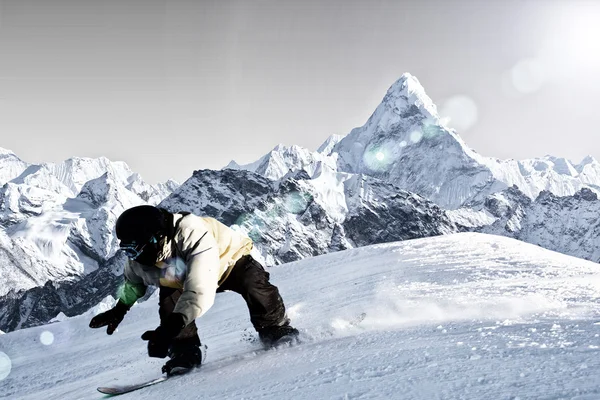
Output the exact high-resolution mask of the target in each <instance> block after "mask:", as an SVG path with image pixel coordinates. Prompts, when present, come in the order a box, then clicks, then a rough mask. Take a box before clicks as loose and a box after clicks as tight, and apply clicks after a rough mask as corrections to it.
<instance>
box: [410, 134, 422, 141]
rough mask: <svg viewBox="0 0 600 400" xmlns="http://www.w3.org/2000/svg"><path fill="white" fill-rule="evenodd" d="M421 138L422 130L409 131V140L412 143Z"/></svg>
mask: <svg viewBox="0 0 600 400" xmlns="http://www.w3.org/2000/svg"><path fill="white" fill-rule="evenodd" d="M422 138H423V132H421V131H412V132H411V133H410V141H411V142H413V143H419V142H420V141H421V139H422Z"/></svg>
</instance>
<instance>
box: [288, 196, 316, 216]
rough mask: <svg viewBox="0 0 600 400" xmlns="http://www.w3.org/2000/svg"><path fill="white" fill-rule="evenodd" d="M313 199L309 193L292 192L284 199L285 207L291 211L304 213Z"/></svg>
mask: <svg viewBox="0 0 600 400" xmlns="http://www.w3.org/2000/svg"><path fill="white" fill-rule="evenodd" d="M312 200H313V199H312V196H311V195H310V194H309V193H300V192H297V191H296V192H290V193H288V194H287V195H285V197H284V199H283V207H284V208H285V211H287V212H289V213H292V214H303V213H304V211H306V209H307V208H308V205H309V204H310V202H311V201H312Z"/></svg>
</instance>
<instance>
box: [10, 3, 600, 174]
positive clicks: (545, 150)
mask: <svg viewBox="0 0 600 400" xmlns="http://www.w3.org/2000/svg"><path fill="white" fill-rule="evenodd" d="M597 21H600V0H599V1H576V0H564V1H551V0H544V1H526V0H523V1H511V0H498V1H491V0H480V1H476V0H471V1H452V0H439V1H427V0H415V1H383V0H372V1H348V0H330V1H306V0H305V1H300V0H297V1H270V0H262V1H222V0H221V1H200V0H197V1H171V0H164V1H154V0H143V1H142V0H139V1H131V0H97V1H83V0H73V1H56V0H36V1H31V0H2V1H0V147H4V148H8V149H11V150H13V151H14V152H15V153H16V154H17V155H18V156H20V157H21V158H22V159H24V160H25V161H28V162H35V163H39V162H44V161H50V162H55V161H60V160H63V159H66V158H68V157H71V156H87V157H98V156H106V157H109V158H111V159H113V160H123V161H126V162H127V163H128V164H129V165H130V166H131V168H132V169H133V170H135V171H137V172H139V173H141V174H142V176H143V177H144V178H145V179H146V180H148V181H150V182H152V183H155V182H157V181H164V180H166V179H167V178H174V179H176V180H179V181H183V180H185V179H187V178H188V177H189V176H190V175H191V173H192V172H193V170H195V169H202V168H214V169H218V168H221V167H223V166H224V165H226V164H227V163H228V162H229V161H230V160H231V159H235V160H236V161H238V162H240V163H245V162H250V161H254V160H256V159H257V158H258V157H260V156H262V155H263V154H265V153H266V152H268V151H269V150H270V149H271V148H273V147H274V146H275V145H277V144H278V143H283V144H287V145H291V144H298V145H301V146H304V147H307V148H309V149H311V150H314V149H316V147H317V146H319V145H320V144H321V143H322V142H323V141H324V140H325V139H326V138H327V137H328V136H329V135H331V134H334V133H336V134H347V133H349V132H350V130H351V129H352V128H354V127H356V126H361V125H362V124H364V122H365V121H366V120H367V119H368V117H369V116H370V115H371V113H372V112H373V111H374V110H375V108H376V106H377V105H378V104H379V102H380V101H381V100H382V98H383V96H384V94H385V92H386V90H387V89H388V87H389V86H390V85H391V84H392V83H394V81H396V80H397V79H398V78H399V77H400V75H401V74H402V73H404V72H410V73H412V74H413V75H415V76H416V77H417V78H418V79H419V80H420V81H421V83H422V84H423V86H424V87H425V89H426V91H427V93H428V94H429V95H430V97H431V98H432V99H433V100H434V102H435V103H436V104H437V105H438V107H439V108H441V109H444V110H446V109H448V110H455V109H456V107H454V108H451V107H444V106H445V105H451V104H457V103H456V102H454V103H452V102H451V100H452V99H456V98H457V97H455V96H466V97H467V98H468V99H470V101H471V103H469V102H467V105H468V104H474V105H475V106H476V111H477V112H476V118H472V117H471V118H467V123H466V125H465V127H466V128H465V129H463V130H461V131H459V133H460V134H461V136H462V137H463V138H464V139H465V141H466V142H467V144H468V145H470V146H471V147H472V148H474V149H475V150H476V151H478V152H479V153H481V154H483V155H486V156H494V157H499V158H517V159H522V158H530V157H537V156H543V155H546V154H552V155H556V156H562V157H567V158H570V159H572V160H573V161H575V162H579V161H580V160H581V158H583V157H584V156H585V155H587V154H591V155H592V156H594V157H596V158H600V146H599V144H600V139H599V135H600V116H599V115H600V113H599V106H600V100H599V99H600V74H599V73H598V71H600V44H599V43H600V28H598V27H597V25H600V24H597ZM460 98H461V97H458V99H460ZM458 104H462V103H460V102H459V103H458ZM459 110H460V107H459ZM467 111H468V110H467ZM471 115H472V116H473V115H475V114H471ZM451 117H452V115H451ZM454 120H455V121H459V122H460V116H457V117H456V118H454Z"/></svg>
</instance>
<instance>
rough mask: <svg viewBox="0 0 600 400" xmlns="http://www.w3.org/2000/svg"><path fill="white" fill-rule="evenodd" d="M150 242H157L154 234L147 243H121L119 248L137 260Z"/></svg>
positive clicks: (130, 257)
mask: <svg viewBox="0 0 600 400" xmlns="http://www.w3.org/2000/svg"><path fill="white" fill-rule="evenodd" d="M150 243H152V244H154V243H156V238H155V237H154V236H152V237H151V238H150V240H149V241H148V242H146V243H140V244H136V243H135V242H132V243H121V244H120V245H119V248H120V250H121V251H122V252H123V253H125V255H126V256H127V257H128V258H129V259H131V260H135V259H136V258H138V257H139V256H140V255H141V254H142V253H143V252H144V248H145V247H146V246H147V245H148V244H150Z"/></svg>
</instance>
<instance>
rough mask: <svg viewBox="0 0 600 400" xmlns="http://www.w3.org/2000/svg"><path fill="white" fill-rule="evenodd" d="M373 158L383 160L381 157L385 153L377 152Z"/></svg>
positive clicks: (383, 156)
mask: <svg viewBox="0 0 600 400" xmlns="http://www.w3.org/2000/svg"><path fill="white" fill-rule="evenodd" d="M375 158H377V159H378V160H379V161H383V159H384V158H385V154H383V153H382V152H379V153H377V154H376V155H375Z"/></svg>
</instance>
